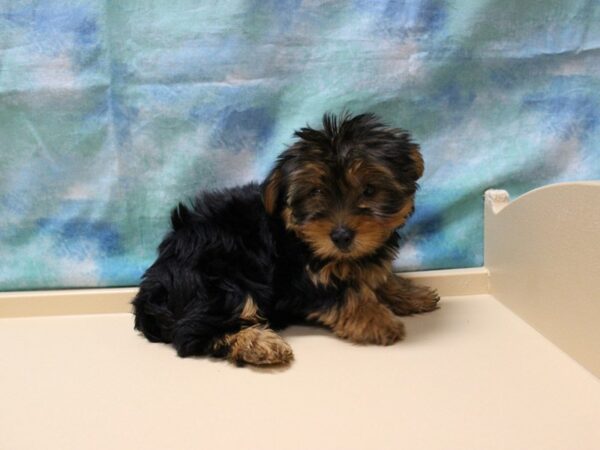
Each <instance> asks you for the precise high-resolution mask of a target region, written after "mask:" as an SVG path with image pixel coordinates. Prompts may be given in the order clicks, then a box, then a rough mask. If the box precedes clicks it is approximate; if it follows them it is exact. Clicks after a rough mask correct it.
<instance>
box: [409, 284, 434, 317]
mask: <svg viewBox="0 0 600 450" xmlns="http://www.w3.org/2000/svg"><path fill="white" fill-rule="evenodd" d="M405 301H406V303H407V304H408V305H409V306H410V308H411V309H412V312H413V313H423V312H429V311H433V310H434V309H437V308H438V302H439V301H440V296H439V294H438V293H437V291H436V290H434V289H430V288H428V287H425V286H416V287H415V288H413V291H412V292H411V296H410V298H408V299H407V300H405Z"/></svg>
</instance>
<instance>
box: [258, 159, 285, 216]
mask: <svg viewBox="0 0 600 450" xmlns="http://www.w3.org/2000/svg"><path fill="white" fill-rule="evenodd" d="M282 182H283V175H282V173H281V166H280V164H278V165H277V166H276V167H275V168H274V169H273V170H272V171H271V173H270V174H269V175H268V176H267V178H266V180H265V181H264V182H263V184H262V198H263V204H264V205H265V210H266V211H267V214H269V215H271V216H272V215H273V214H275V211H276V210H277V204H278V203H279V194H280V192H281V188H282Z"/></svg>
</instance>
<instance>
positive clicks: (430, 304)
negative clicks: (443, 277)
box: [377, 276, 440, 316]
mask: <svg viewBox="0 0 600 450" xmlns="http://www.w3.org/2000/svg"><path fill="white" fill-rule="evenodd" d="M377 296H378V298H379V299H380V301H381V302H382V303H384V304H385V305H387V306H388V307H389V308H390V309H391V310H392V311H393V313H394V314H396V315H398V316H408V315H411V314H419V313H424V312H429V311H433V310H434V309H437V308H439V306H438V302H439V301H440V296H439V295H438V293H437V291H436V290H434V289H431V288H428V287H426V286H419V285H417V284H414V283H413V282H412V281H410V280H406V279H403V278H400V277H397V276H394V277H390V279H389V280H388V282H387V283H386V284H384V285H383V286H381V287H380V288H379V290H378V291H377Z"/></svg>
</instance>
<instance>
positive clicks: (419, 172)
mask: <svg viewBox="0 0 600 450" xmlns="http://www.w3.org/2000/svg"><path fill="white" fill-rule="evenodd" d="M408 157H409V158H410V160H411V161H412V166H413V176H414V179H415V181H417V180H418V179H419V178H421V177H422V176H423V172H424V171H425V162H424V161H423V155H421V148H420V147H419V146H418V145H417V144H414V143H411V144H409V148H408Z"/></svg>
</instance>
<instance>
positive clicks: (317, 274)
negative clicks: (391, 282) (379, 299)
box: [306, 261, 391, 290]
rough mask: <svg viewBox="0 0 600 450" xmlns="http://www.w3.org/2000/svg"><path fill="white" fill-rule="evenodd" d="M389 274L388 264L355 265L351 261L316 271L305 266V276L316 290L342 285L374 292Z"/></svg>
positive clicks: (331, 264)
mask: <svg viewBox="0 0 600 450" xmlns="http://www.w3.org/2000/svg"><path fill="white" fill-rule="evenodd" d="M390 273H391V263H389V262H383V263H379V264H372V263H371V264H357V263H353V262H351V261H333V262H330V263H327V264H326V265H324V266H323V267H320V268H318V269H313V268H311V267H310V266H308V265H307V266H306V274H307V275H308V278H309V280H310V281H311V283H312V284H313V285H314V286H315V287H317V288H319V287H325V288H327V287H339V286H340V285H341V284H343V285H346V286H349V287H352V288H355V289H356V288H362V287H365V288H369V289H370V290H376V289H377V288H378V287H379V286H381V285H382V284H384V283H385V282H386V281H387V279H388V277H389V276H390Z"/></svg>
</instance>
